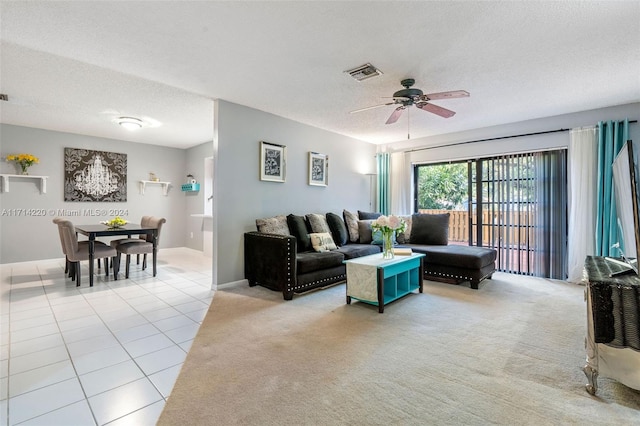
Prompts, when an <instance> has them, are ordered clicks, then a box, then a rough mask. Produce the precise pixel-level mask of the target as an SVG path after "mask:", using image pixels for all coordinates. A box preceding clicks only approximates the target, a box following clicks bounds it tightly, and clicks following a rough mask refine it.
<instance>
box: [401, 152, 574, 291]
mask: <svg viewBox="0 0 640 426" xmlns="http://www.w3.org/2000/svg"><path fill="white" fill-rule="evenodd" d="M461 175H462V176H464V178H466V179H461ZM414 179H415V188H416V194H415V211H417V212H420V213H440V212H443V211H447V212H449V213H450V214H451V216H450V217H451V224H450V229H449V241H450V244H468V245H477V246H483V247H491V248H494V249H495V250H497V252H498V259H497V263H498V269H499V270H501V271H505V272H511V273H518V274H526V275H536V276H543V277H548V278H558V279H564V278H565V275H566V272H565V271H566V265H565V263H566V236H567V225H566V223H567V219H566V211H567V192H566V188H567V185H566V183H567V177H566V151H565V150H557V151H545V152H536V153H525V154H514V155H506V156H499V157H492V158H482V159H473V160H468V161H466V162H456V163H448V164H433V165H431V164H429V165H417V166H415V168H414ZM460 194H464V196H466V200H463V201H461V200H460Z"/></svg>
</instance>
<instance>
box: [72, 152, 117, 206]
mask: <svg viewBox="0 0 640 426" xmlns="http://www.w3.org/2000/svg"><path fill="white" fill-rule="evenodd" d="M64 201H87V202H92V201H106V202H122V201H127V154H118V153H116V152H107V151H93V150H90V149H76V148H65V149H64Z"/></svg>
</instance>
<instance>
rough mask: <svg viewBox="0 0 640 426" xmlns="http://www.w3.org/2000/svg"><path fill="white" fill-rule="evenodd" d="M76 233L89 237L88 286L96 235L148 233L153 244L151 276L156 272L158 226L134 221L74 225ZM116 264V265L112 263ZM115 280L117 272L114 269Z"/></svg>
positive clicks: (90, 282) (90, 279) (91, 284)
mask: <svg viewBox="0 0 640 426" xmlns="http://www.w3.org/2000/svg"><path fill="white" fill-rule="evenodd" d="M75 229H76V233H78V234H82V235H86V236H87V237H88V238H89V286H93V258H94V253H95V241H96V238H97V237H117V236H121V235H126V236H128V237H129V238H130V237H131V236H132V235H142V234H146V235H150V236H151V242H152V244H153V276H154V277H155V276H156V273H157V263H156V252H157V249H158V228H155V227H149V226H142V225H140V224H135V223H127V224H125V225H122V226H119V227H109V226H108V225H103V224H89V225H76V226H75ZM114 266H117V265H114ZM114 277H115V279H116V280H117V279H118V276H117V272H116V271H114Z"/></svg>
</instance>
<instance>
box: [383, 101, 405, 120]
mask: <svg viewBox="0 0 640 426" xmlns="http://www.w3.org/2000/svg"><path fill="white" fill-rule="evenodd" d="M405 108H406V107H405V106H404V105H403V106H399V107H398V108H396V109H395V111H393V112H392V113H391V115H390V116H389V118H388V119H387V122H386V123H384V124H393V123H395V122H396V121H398V118H400V116H401V115H402V113H403V112H404V110H405Z"/></svg>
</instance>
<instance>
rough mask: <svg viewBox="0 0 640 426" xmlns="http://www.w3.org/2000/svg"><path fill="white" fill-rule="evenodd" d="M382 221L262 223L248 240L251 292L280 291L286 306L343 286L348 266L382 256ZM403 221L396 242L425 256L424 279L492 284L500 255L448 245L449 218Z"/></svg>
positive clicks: (333, 218)
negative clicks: (378, 230) (377, 227)
mask: <svg viewBox="0 0 640 426" xmlns="http://www.w3.org/2000/svg"><path fill="white" fill-rule="evenodd" d="M377 216H378V214H376V213H365V212H358V215H355V214H353V213H350V212H348V211H346V210H345V211H343V215H342V216H339V215H337V214H335V213H327V214H326V215H321V214H310V215H305V216H296V215H288V216H284V215H281V216H275V217H272V218H266V219H258V220H256V226H257V228H258V231H253V232H247V233H245V234H244V270H245V278H246V279H247V280H248V281H249V285H251V286H255V285H261V286H264V287H267V288H269V289H272V290H276V291H281V292H282V294H283V297H284V299H285V300H291V299H292V298H293V294H294V293H302V292H305V291H308V290H312V289H315V288H318V287H325V286H328V285H331V284H336V283H339V282H341V281H344V280H345V279H346V267H345V265H344V263H343V261H344V260H348V259H353V258H356V257H360V256H367V255H370V254H375V253H380V252H381V245H380V244H376V243H377V242H378V241H374V240H376V235H375V233H373V232H372V231H371V222H372V221H373V220H374V219H375V218H376V217H377ZM401 217H402V218H403V219H404V220H405V222H406V223H407V229H406V230H405V232H403V233H401V234H398V235H397V236H396V238H397V243H398V246H400V247H410V248H411V249H412V250H413V251H414V252H419V253H424V254H425V258H424V278H427V279H436V280H446V281H454V282H457V283H459V282H464V281H469V282H470V284H471V288H473V289H478V284H479V283H480V281H482V280H484V279H485V278H491V275H492V274H493V272H494V271H495V260H496V251H495V250H493V249H489V248H484V247H475V246H474V247H472V246H461V245H450V244H448V229H449V215H448V214H439V215H429V214H414V215H411V216H401ZM327 234H328V235H329V236H330V238H328V237H327Z"/></svg>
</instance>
